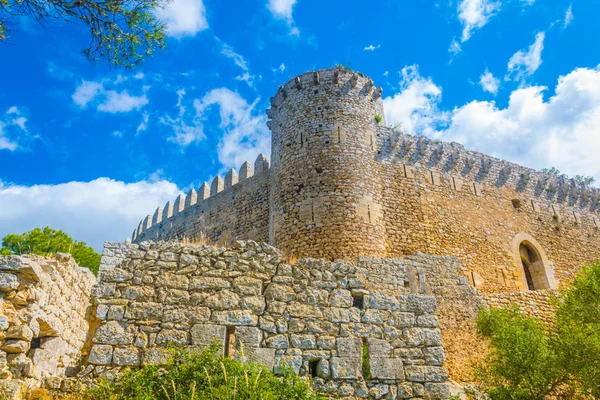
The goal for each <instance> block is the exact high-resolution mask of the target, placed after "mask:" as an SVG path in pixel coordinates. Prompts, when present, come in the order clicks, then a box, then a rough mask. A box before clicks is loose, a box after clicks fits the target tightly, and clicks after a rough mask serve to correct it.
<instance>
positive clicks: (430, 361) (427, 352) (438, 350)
mask: <svg viewBox="0 0 600 400" xmlns="http://www.w3.org/2000/svg"><path fill="white" fill-rule="evenodd" d="M423 355H424V357H425V363H426V364H427V365H436V366H441V365H443V364H444V349H443V348H442V347H424V348H423Z"/></svg>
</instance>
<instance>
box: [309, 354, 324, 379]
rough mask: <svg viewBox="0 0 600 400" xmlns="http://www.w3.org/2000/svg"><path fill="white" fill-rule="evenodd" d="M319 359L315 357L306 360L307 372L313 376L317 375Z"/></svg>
mask: <svg viewBox="0 0 600 400" xmlns="http://www.w3.org/2000/svg"><path fill="white" fill-rule="evenodd" d="M319 361H321V359H320V358H317V359H315V360H310V361H309V362H308V373H309V374H310V376H311V377H313V378H316V377H318V376H319V374H318V367H319Z"/></svg>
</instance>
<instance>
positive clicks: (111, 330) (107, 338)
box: [94, 321, 133, 345]
mask: <svg viewBox="0 0 600 400" xmlns="http://www.w3.org/2000/svg"><path fill="white" fill-rule="evenodd" d="M94 342H95V343H99V344H112V345H127V344H131V343H133V333H132V332H131V331H130V330H129V329H128V325H127V324H124V323H121V322H117V321H108V322H107V323H106V324H104V325H102V326H100V327H99V328H98V329H97V330H96V335H95V336H94Z"/></svg>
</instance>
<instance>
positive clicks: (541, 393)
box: [476, 262, 600, 400]
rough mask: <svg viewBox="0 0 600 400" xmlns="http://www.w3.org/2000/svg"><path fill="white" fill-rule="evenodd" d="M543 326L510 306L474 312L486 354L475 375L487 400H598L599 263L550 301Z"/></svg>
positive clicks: (538, 321)
mask: <svg viewBox="0 0 600 400" xmlns="http://www.w3.org/2000/svg"><path fill="white" fill-rule="evenodd" d="M554 306H555V309H556V313H555V320H554V323H552V324H545V323H543V322H542V321H540V320H539V319H537V318H535V317H531V316H527V315H525V314H523V313H522V312H521V310H520V309H519V308H518V307H516V306H512V307H507V308H492V309H490V310H484V311H482V312H481V313H480V315H479V317H478V320H477V331H478V334H479V335H480V336H482V337H484V338H486V339H487V340H488V343H489V352H488V354H487V355H486V357H485V358H484V360H483V362H481V363H480V364H479V365H478V366H477V370H476V372H477V376H478V378H479V381H480V384H481V386H482V388H483V390H484V391H485V392H486V394H487V395H488V396H489V397H490V398H491V399H492V400H543V399H600V262H597V263H595V264H593V265H591V266H587V267H584V268H583V269H582V270H581V271H579V273H578V274H577V277H576V278H575V281H574V282H573V284H572V285H571V286H569V287H568V288H566V289H564V290H562V291H561V293H560V294H559V295H558V296H557V297H556V298H555V301H554Z"/></svg>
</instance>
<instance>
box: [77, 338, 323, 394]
mask: <svg viewBox="0 0 600 400" xmlns="http://www.w3.org/2000/svg"><path fill="white" fill-rule="evenodd" d="M84 398H85V399H86V400H91V399H94V400H117V399H119V400H121V399H122V400H134V399H135V400H184V399H185V400H199V399H203V400H221V399H223V400H225V399H227V400H259V399H265V400H275V399H290V400H310V399H319V398H320V397H319V396H318V395H316V394H315V393H314V392H313V391H312V390H311V389H310V387H309V383H308V382H307V381H305V380H303V379H302V378H300V377H298V376H297V375H294V374H293V372H292V371H291V370H286V372H285V374H284V375H283V376H282V377H277V376H275V375H274V374H273V373H272V372H269V371H268V370H267V369H266V368H265V367H264V366H261V365H258V364H254V363H242V362H240V361H237V360H235V359H233V358H229V357H221V356H217V352H216V350H215V348H207V349H205V350H203V351H201V352H190V351H184V350H178V351H175V352H174V355H173V358H172V359H171V360H170V361H169V362H168V364H167V365H164V366H154V365H149V366H145V367H142V368H140V369H136V370H126V371H125V372H124V373H123V374H121V375H120V376H119V378H118V379H117V380H116V381H115V382H108V381H102V382H101V383H100V385H99V386H98V387H97V388H94V389H90V390H89V391H88V392H87V393H85V396H84Z"/></svg>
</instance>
